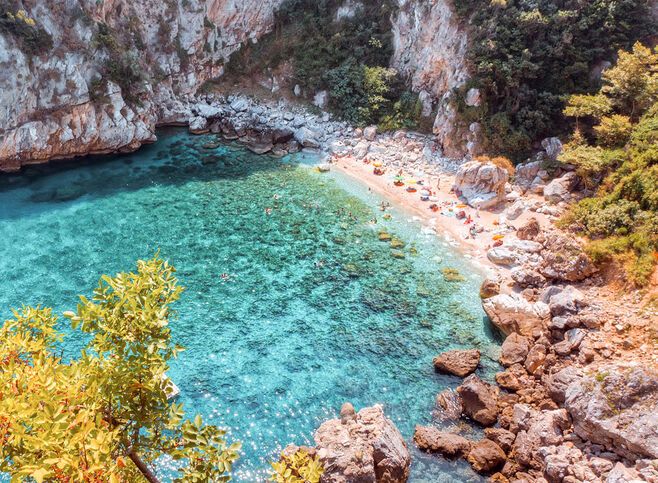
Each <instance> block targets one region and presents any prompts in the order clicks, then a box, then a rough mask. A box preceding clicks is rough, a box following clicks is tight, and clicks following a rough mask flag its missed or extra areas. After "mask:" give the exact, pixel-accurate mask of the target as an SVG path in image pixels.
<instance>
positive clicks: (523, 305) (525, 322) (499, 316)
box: [482, 294, 551, 336]
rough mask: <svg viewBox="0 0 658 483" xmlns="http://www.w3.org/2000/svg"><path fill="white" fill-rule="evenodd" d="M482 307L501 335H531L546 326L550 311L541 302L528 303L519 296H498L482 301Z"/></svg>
mask: <svg viewBox="0 0 658 483" xmlns="http://www.w3.org/2000/svg"><path fill="white" fill-rule="evenodd" d="M482 307H483V308H484V311H485V312H486V313H487V315H488V316H489V318H490V319H491V322H492V323H493V324H494V325H495V326H496V327H498V328H499V329H500V330H501V331H502V332H503V333H505V334H511V333H512V332H516V333H519V334H521V335H525V336H531V335H533V332H535V331H537V330H543V329H544V328H546V326H547V325H548V320H549V319H550V315H551V314H550V310H549V308H548V305H546V304H545V303H543V302H534V303H530V302H528V301H527V300H526V299H525V298H523V297H522V296H521V295H519V294H499V295H494V296H493V297H489V298H488V299H484V300H483V301H482Z"/></svg>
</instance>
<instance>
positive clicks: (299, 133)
mask: <svg viewBox="0 0 658 483" xmlns="http://www.w3.org/2000/svg"><path fill="white" fill-rule="evenodd" d="M294 137H295V141H297V142H298V143H299V144H301V145H302V146H304V147H305V148H319V147H320V141H319V140H318V138H319V137H320V135H319V134H318V133H316V132H315V131H311V130H310V129H309V128H307V127H302V128H299V129H297V130H296V131H295V134H294Z"/></svg>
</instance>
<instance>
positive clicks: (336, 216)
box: [0, 129, 498, 483]
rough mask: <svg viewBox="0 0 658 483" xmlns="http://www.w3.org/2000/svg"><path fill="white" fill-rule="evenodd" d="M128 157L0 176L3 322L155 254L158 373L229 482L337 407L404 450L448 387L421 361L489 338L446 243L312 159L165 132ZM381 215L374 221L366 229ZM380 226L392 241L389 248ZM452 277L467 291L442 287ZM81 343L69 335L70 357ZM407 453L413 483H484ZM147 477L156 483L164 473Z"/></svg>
mask: <svg viewBox="0 0 658 483" xmlns="http://www.w3.org/2000/svg"><path fill="white" fill-rule="evenodd" d="M159 138H160V141H159V142H158V143H156V144H154V145H151V146H148V147H145V148H143V149H141V150H140V151H138V152H137V153H134V154H131V155H122V156H113V157H102V158H91V159H88V160H84V161H80V160H79V161H77V162H76V163H75V165H59V166H56V167H52V166H51V167H38V168H37V167H34V168H28V169H27V170H26V171H24V172H23V173H21V174H20V175H17V176H4V177H0V254H1V255H0V316H1V317H2V318H3V319H4V318H8V317H9V316H10V314H11V312H10V308H12V307H19V306H20V305H21V304H32V305H36V304H41V305H46V306H52V307H54V308H55V309H56V310H57V311H59V312H62V311H64V310H67V309H71V308H74V307H75V304H76V301H77V295H78V294H86V295H89V294H90V293H91V290H92V289H93V287H94V286H95V284H96V282H97V280H98V278H99V276H100V275H101V274H102V273H116V272H118V271H128V270H132V269H133V268H134V266H135V261H136V260H137V259H140V258H148V257H150V256H152V255H153V254H154V253H156V251H158V250H159V251H160V255H161V256H162V257H164V258H166V259H168V260H170V261H171V262H172V263H173V264H174V265H175V266H176V267H177V269H178V275H179V279H180V281H181V283H182V284H183V285H184V286H185V287H186V291H185V292H184V294H183V297H182V299H181V301H180V302H179V303H178V304H177V309H178V317H177V319H176V320H174V321H173V322H172V330H173V335H174V338H175V340H176V341H177V342H179V343H181V344H183V345H184V346H185V347H186V351H185V352H183V353H182V354H181V355H180V357H179V359H178V360H176V361H175V362H174V364H173V366H172V368H171V370H170V372H169V375H170V377H171V378H172V379H173V380H174V381H175V383H176V384H177V385H178V386H179V387H180V389H181V397H180V400H181V402H183V403H185V407H186V410H187V411H188V413H189V414H193V413H197V412H198V413H201V414H202V415H203V416H204V417H205V418H206V419H207V420H209V421H211V422H213V423H215V424H219V425H223V426H225V427H227V428H228V430H229V438H230V439H231V440H241V441H243V443H244V450H243V455H242V458H241V460H240V462H239V464H238V465H237V467H236V468H235V473H234V477H235V480H236V481H239V482H254V481H263V480H264V479H265V478H266V475H267V470H268V468H269V465H268V462H269V461H270V460H272V459H275V458H276V457H277V453H278V452H279V451H280V450H281V449H282V448H283V447H284V446H285V445H287V444H288V443H297V444H304V443H311V441H312V435H313V431H314V429H315V428H317V427H318V426H319V424H320V423H321V422H322V421H324V420H326V419H328V418H332V417H336V416H337V414H338V411H339V410H340V406H341V405H342V403H343V402H345V401H351V402H352V403H353V404H354V406H355V407H356V408H357V409H360V408H362V407H365V406H368V405H372V404H375V403H381V404H383V405H384V408H385V411H386V413H387V414H388V415H389V416H390V417H391V418H392V419H393V421H394V422H395V423H396V425H397V426H398V427H399V428H400V430H401V431H402V433H403V434H404V436H405V437H406V438H407V439H408V441H411V436H412V434H413V427H414V425H415V424H429V423H431V422H432V412H433V409H434V398H435V395H436V394H437V393H438V392H440V391H441V390H442V389H444V388H446V387H456V386H457V385H458V384H459V382H460V381H459V379H457V378H453V377H449V376H442V375H438V374H436V373H435V372H434V370H433V367H432V358H433V357H434V356H436V355H437V354H438V353H439V352H441V351H444V350H447V349H452V348H471V347H476V348H479V349H480V350H481V351H482V352H483V363H482V366H481V368H480V369H479V374H480V375H481V376H483V377H485V378H489V377H491V374H492V373H493V371H494V370H495V369H496V363H495V357H496V351H497V347H498V341H497V340H495V339H494V336H493V335H492V333H491V332H490V329H489V326H488V324H487V322H486V319H485V315H484V313H483V311H482V309H481V306H480V300H479V297H478V287H479V283H480V281H481V278H482V274H481V273H480V272H479V271H478V269H477V268H476V267H475V266H473V265H472V264H471V263H470V262H469V261H468V260H466V259H464V258H463V257H462V256H461V255H459V254H458V253H457V252H456V251H454V249H453V248H451V247H450V246H449V245H448V244H447V243H445V242H443V240H442V238H439V237H437V236H435V235H431V234H426V233H425V232H424V231H423V230H422V229H421V228H422V227H421V225H420V224H419V223H418V222H417V221H414V220H412V219H410V218H411V217H410V215H408V214H406V213H405V212H403V211H401V210H400V209H399V208H397V207H393V208H392V209H391V210H389V212H390V213H391V214H392V216H393V219H392V220H390V221H386V220H383V219H382V216H381V215H382V213H381V212H380V211H379V209H378V204H379V203H380V202H381V201H382V200H381V199H380V198H378V197H377V196H375V195H373V194H371V193H369V192H368V190H367V189H366V188H364V187H362V186H361V185H359V184H358V183H355V182H354V181H352V180H350V179H347V178H345V177H344V176H341V175H340V174H338V173H329V174H320V173H318V172H316V171H315V170H313V169H312V167H311V166H312V165H313V163H315V162H317V156H316V155H313V154H298V155H294V156H289V157H287V158H283V159H274V158H272V157H269V156H256V155H253V154H251V153H249V152H248V151H246V150H244V149H243V148H242V147H240V146H238V145H226V144H223V145H220V146H219V147H217V148H215V149H206V148H204V147H203V145H204V144H206V143H208V142H209V141H211V140H214V138H212V137H211V136H196V137H192V136H189V135H188V134H187V133H186V132H185V131H183V130H176V129H171V130H162V131H161V132H159ZM374 218H377V223H376V224H373V223H372V220H373V219H374ZM381 230H386V231H387V232H389V233H391V234H393V235H394V236H396V237H399V238H400V239H401V240H403V241H404V242H405V247H404V248H402V249H401V250H400V252H402V254H403V256H404V258H399V257H400V256H401V255H400V253H396V255H397V257H396V256H393V254H394V251H393V250H392V249H391V247H390V246H389V244H388V243H386V242H381V241H379V237H378V233H379V231H381ZM446 267H449V268H457V269H458V270H459V271H460V272H461V274H463V275H464V277H465V280H464V281H463V282H448V281H446V280H444V277H443V274H442V272H441V270H442V269H443V268H446ZM81 344H82V341H80V340H75V339H71V338H69V339H67V341H66V351H67V353H68V354H69V355H75V354H76V352H77V350H78V349H79V348H80V346H81ZM410 447H411V448H412V452H413V457H414V463H413V467H412V477H411V481H412V482H416V483H418V482H427V483H429V482H432V483H434V482H443V481H445V482H449V481H480V478H479V477H478V476H476V475H475V474H473V473H472V472H471V471H470V470H469V468H468V465H467V464H466V463H464V462H447V461H445V460H443V459H442V458H439V457H434V456H429V455H423V454H421V453H420V452H418V451H417V450H415V449H413V443H410ZM161 466H162V467H161V468H160V472H161V474H162V475H163V476H164V479H165V480H166V475H167V467H168V464H167V462H166V461H165V462H162V465H161Z"/></svg>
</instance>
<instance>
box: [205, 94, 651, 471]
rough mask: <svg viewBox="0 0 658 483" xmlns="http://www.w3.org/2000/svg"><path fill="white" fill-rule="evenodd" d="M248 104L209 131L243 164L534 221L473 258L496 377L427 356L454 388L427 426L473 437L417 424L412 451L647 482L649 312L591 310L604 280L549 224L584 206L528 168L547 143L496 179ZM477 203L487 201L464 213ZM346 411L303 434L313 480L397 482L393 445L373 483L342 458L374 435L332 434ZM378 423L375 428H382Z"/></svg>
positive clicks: (503, 466)
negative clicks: (262, 156)
mask: <svg viewBox="0 0 658 483" xmlns="http://www.w3.org/2000/svg"><path fill="white" fill-rule="evenodd" d="M249 102H250V101H246V102H245V101H244V100H243V99H242V98H235V99H229V102H228V105H229V106H230V109H231V110H232V111H233V113H231V111H229V119H230V123H226V124H221V123H220V124H219V132H221V133H222V134H223V135H224V136H225V137H226V138H227V139H236V137H235V136H236V135H237V139H240V140H242V141H243V142H245V143H246V144H247V146H248V147H249V148H250V149H252V150H253V151H255V152H259V151H263V152H271V153H272V154H275V155H282V154H285V152H293V151H294V150H296V149H299V148H313V149H319V150H322V151H324V152H325V153H326V154H327V156H328V157H329V159H330V160H333V161H336V160H340V159H343V158H346V157H348V158H350V159H353V160H356V161H357V162H362V161H364V160H366V159H367V160H368V162H379V163H380V164H381V165H382V166H383V168H384V169H389V170H398V169H405V170H407V171H410V172H414V171H422V172H423V173H424V174H426V175H429V176H446V175H451V176H454V177H455V179H456V185H457V182H459V185H458V186H460V187H461V188H462V189H461V190H460V191H461V194H462V196H463V198H462V199H464V200H465V201H467V202H468V203H470V204H471V205H472V206H477V207H478V208H483V209H485V208H488V207H495V206H500V205H505V206H506V208H505V209H503V211H502V212H501V215H502V216H503V217H504V220H508V221H509V220H514V219H516V218H517V217H518V214H519V212H520V211H523V212H526V211H529V212H533V213H534V214H535V215H536V216H537V217H539V218H540V219H541V222H540V221H538V220H537V219H536V218H533V217H531V218H530V219H529V220H528V221H527V222H525V223H524V224H523V226H520V227H518V228H516V227H514V226H512V225H511V223H510V224H509V225H508V226H506V228H507V230H508V233H507V234H506V235H505V241H504V243H501V244H500V246H494V247H491V248H489V249H488V250H487V252H486V256H487V258H488V260H489V261H490V262H491V263H492V264H493V265H495V266H497V267H498V268H497V269H496V270H495V272H494V274H493V275H492V276H491V277H489V278H488V279H487V280H485V282H484V283H483V286H482V290H481V295H482V299H483V308H484V310H485V312H486V313H487V315H488V316H489V318H490V319H491V321H492V323H493V324H494V325H495V326H496V327H497V328H498V329H499V330H500V331H501V332H502V333H503V334H505V335H506V339H505V342H504V343H503V346H502V352H501V357H500V363H501V365H502V367H503V370H502V371H501V372H499V373H497V374H496V377H495V380H496V384H495V385H492V384H489V383H487V382H485V381H482V380H481V379H480V378H479V377H478V376H477V375H475V374H472V372H473V371H474V370H475V369H476V367H477V365H478V362H479V353H476V352H477V351H464V352H453V353H448V354H441V355H439V356H438V357H437V358H436V359H435V367H436V368H437V370H440V371H442V372H449V373H452V374H454V375H455V376H457V377H465V376H468V377H467V378H466V379H465V380H464V381H463V383H462V384H461V385H460V386H459V387H458V389H457V391H451V390H448V391H444V392H443V393H441V394H439V395H438V396H437V409H438V411H439V413H440V418H442V419H444V420H456V419H459V418H464V419H466V420H468V421H471V422H474V423H475V424H477V425H479V426H483V427H485V430H484V438H483V439H482V440H479V441H469V440H468V439H466V438H465V437H463V436H461V435H459V434H457V433H452V432H443V431H440V430H439V429H438V428H435V427H420V426H419V427H417V429H416V434H415V436H414V441H415V443H416V444H417V446H418V447H419V448H421V449H423V450H425V451H429V452H433V453H440V454H442V455H443V456H444V457H448V458H455V457H464V458H465V459H466V460H467V461H468V462H469V463H470V464H471V466H472V467H473V469H474V470H476V471H478V472H480V473H484V474H487V475H490V476H491V478H492V479H493V480H494V481H513V482H522V481H523V482H525V481H527V482H550V483H552V482H577V481H588V482H610V483H612V482H626V481H628V482H630V481H648V482H656V481H658V371H656V363H657V362H658V357H657V356H656V354H657V351H656V345H655V342H654V341H655V336H656V328H657V326H656V322H657V321H658V317H656V316H657V315H658V314H656V313H655V311H654V312H652V311H651V310H650V309H649V310H648V311H643V309H642V308H641V307H640V306H639V305H637V306H635V307H633V308H630V309H628V310H624V307H625V304H628V303H632V301H631V300H632V295H626V296H622V297H621V298H620V299H619V300H617V301H616V303H615V302H611V301H610V300H609V299H603V298H602V292H604V291H605V290H606V289H605V284H604V280H603V278H602V276H601V274H600V273H599V272H598V270H597V268H596V267H595V266H594V264H593V263H592V262H591V260H590V259H589V258H588V257H587V255H586V254H585V253H584V252H583V250H582V247H581V245H580V243H579V242H578V241H577V240H575V239H574V238H573V237H571V236H567V235H565V234H563V233H561V232H560V231H559V230H557V229H556V228H554V227H553V226H552V225H551V223H550V222H551V221H552V220H555V219H557V218H559V216H560V214H561V213H562V211H563V210H564V208H566V206H568V203H569V202H571V201H572V200H574V199H578V198H579V197H582V196H584V195H585V193H584V192H583V190H582V187H581V186H580V182H579V180H578V179H577V177H576V176H575V174H574V173H573V171H572V170H570V169H569V167H565V168H562V170H561V171H557V172H555V173H553V175H552V176H549V175H548V173H547V172H545V171H544V170H543V169H542V167H543V166H544V163H545V161H546V160H555V159H556V157H557V155H558V154H559V150H560V149H561V145H560V144H559V141H558V140H557V139H554V138H552V139H547V140H546V141H545V142H544V144H543V146H544V151H542V152H540V153H538V155H537V157H536V158H535V159H534V160H531V161H529V162H527V163H525V164H522V165H520V166H519V167H518V169H517V173H516V176H514V177H513V178H511V179H510V177H509V176H508V175H507V174H504V173H502V172H501V168H499V167H496V166H493V165H487V164H486V163H485V164H484V165H483V164H482V163H479V162H472V163H468V162H467V163H464V162H463V161H460V160H452V159H449V158H445V157H443V156H442V152H441V149H440V147H439V146H438V145H437V144H436V143H435V142H434V141H433V140H432V138H431V137H429V136H423V135H419V134H415V133H406V132H397V133H392V134H384V135H378V134H377V132H376V129H375V128H368V129H365V130H360V129H352V128H351V127H349V126H347V125H346V124H344V123H335V122H332V121H330V120H329V119H328V117H327V115H326V114H325V115H324V117H322V116H314V115H309V114H286V112H285V108H284V112H281V110H282V106H274V107H269V108H264V109H259V108H258V107H257V108H256V109H255V111H254V110H253V109H254V108H253V104H249ZM200 126H202V127H201V132H206V130H209V131H210V132H217V126H218V124H213V121H208V123H206V125H205V126H204V123H203V121H199V122H198V123H195V125H194V127H193V129H194V130H196V129H198V128H199V127H200ZM254 127H255V130H254ZM286 130H287V131H286ZM234 131H235V132H234ZM281 131H286V132H288V135H287V136H288V137H289V138H290V141H295V142H296V145H295V144H294V143H293V144H292V146H291V145H290V144H288V145H284V146H280V145H279V143H275V142H272V141H271V139H272V138H271V136H274V139H275V138H276V135H275V134H274V135H273V134H271V133H276V132H281ZM478 163H479V164H478ZM483 166H484V167H487V166H488V167H487V170H488V171H487V170H483V169H482V167H483ZM469 190H470V191H469ZM542 195H543V201H542ZM482 200H484V201H487V202H489V201H491V200H493V202H492V203H490V204H488V205H487V204H486V203H485V204H484V205H482V204H480V205H478V203H479V202H480V201H482ZM617 344H619V346H620V347H618V346H617ZM620 349H622V350H620ZM635 351H640V352H641V353H642V355H643V356H637V355H636V354H635V353H634V352H635ZM469 374H470V375H469ZM350 407H351V406H349V405H348V406H346V407H345V408H343V411H341V421H339V420H335V421H332V422H328V423H325V425H332V426H335V428H334V430H333V431H332V432H329V434H333V435H334V436H335V438H334V436H327V434H326V431H323V430H322V428H320V430H318V433H316V442H318V446H317V447H316V448H315V449H314V451H317V452H318V455H319V456H320V459H321V460H322V461H323V462H324V464H325V465H326V467H327V468H328V471H327V472H326V473H325V475H324V476H323V478H322V481H323V482H343V481H345V482H347V481H377V482H379V481H406V475H407V474H408V466H407V465H408V463H406V461H407V458H406V457H405V456H404V455H405V451H406V450H405V449H403V448H405V443H404V440H403V439H402V437H401V436H400V435H399V433H397V436H396V438H397V443H396V444H395V445H392V446H393V447H395V448H397V449H396V450H395V451H394V454H393V455H388V453H386V452H385V453H383V455H384V456H382V454H380V457H381V458H388V457H390V458H392V460H394V461H396V464H397V465H399V468H398V469H397V470H396V471H395V472H394V474H396V475H397V476H394V477H393V476H390V474H389V476H386V477H383V476H380V475H379V472H378V471H377V470H376V467H377V464H376V463H372V461H373V460H372V459H371V458H364V459H363V461H361V460H359V458H356V457H355V456H354V454H352V453H350V452H351V451H352V450H355V448H356V447H359V446H361V445H364V444H365V445H366V447H369V448H370V451H374V450H372V446H368V444H370V443H367V444H366V443H364V442H363V441H361V440H360V439H359V438H362V437H363V435H364V434H371V432H374V433H377V434H379V431H380V429H376V430H375V429H373V428H370V429H367V430H366V429H362V430H358V431H356V433H355V434H359V435H360V436H354V435H352V436H350V434H352V433H351V432H350V431H347V433H346V434H343V433H345V431H346V430H345V429H342V430H341V429H340V428H341V427H340V426H339V425H343V426H344V425H348V426H349V425H351V424H353V420H352V419H350V418H347V419H346V418H345V417H344V415H343V414H342V413H343V412H345V411H347V412H348V413H349V412H350V411H353V408H352V409H350ZM371 409H372V408H371ZM371 409H364V410H362V411H365V412H366V413H367V412H368V411H370V410H371ZM372 410H373V411H374V409H372ZM377 411H380V412H381V408H379V409H377ZM359 414H361V413H359ZM381 417H382V418H383V419H381V420H380V424H379V426H378V427H379V428H381V427H387V426H388V425H389V424H391V425H392V423H390V421H388V420H387V419H386V418H385V417H384V416H383V414H382V415H381ZM325 425H323V427H324V426H325ZM456 427H457V426H456ZM336 428H338V429H336ZM348 433H349V434H348ZM339 434H340V435H339ZM332 438H334V439H332ZM366 439H367V438H366ZM394 439H395V438H394ZM338 443H340V444H338ZM332 444H337V445H338V446H337V447H339V448H341V451H343V452H341V455H342V456H341V458H342V459H340V461H338V462H337V461H336V459H335V455H334V456H333V457H330V456H328V455H327V454H328V453H327V451H326V447H327V446H331V445H332ZM375 446H377V445H376V444H375ZM323 448H325V449H324V450H323ZM334 449H335V448H334ZM389 450H390V448H389V449H387V450H386V451H389ZM355 451H356V450H355ZM359 453H360V454H361V453H362V451H361V450H359ZM350 454H351V456H349V455H350ZM346 455H347V456H346ZM387 455H388V456H387ZM363 465H365V466H363ZM405 467H406V468H407V470H406V471H405V470H404V468H405ZM391 474H393V473H391ZM356 475H360V476H358V477H357V476H356ZM363 475H369V476H363ZM364 478H365V479H364Z"/></svg>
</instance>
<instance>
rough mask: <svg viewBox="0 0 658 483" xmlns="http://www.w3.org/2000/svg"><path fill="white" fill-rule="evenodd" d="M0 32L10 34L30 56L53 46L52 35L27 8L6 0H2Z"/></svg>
mask: <svg viewBox="0 0 658 483" xmlns="http://www.w3.org/2000/svg"><path fill="white" fill-rule="evenodd" d="M12 3H13V2H12ZM0 33H8V34H10V35H11V36H12V37H13V38H14V39H16V41H17V42H18V45H19V46H20V48H21V50H22V51H23V52H25V53H26V54H28V55H30V56H32V55H42V54H45V53H47V52H48V51H49V50H50V49H52V47H53V39H52V36H51V35H50V34H49V33H48V32H46V31H45V30H44V29H43V27H41V26H40V25H38V24H37V22H36V21H35V20H34V19H33V18H31V17H30V16H29V15H28V14H27V13H26V12H25V10H20V9H18V10H16V9H14V8H12V5H11V3H10V2H8V1H6V0H2V1H0Z"/></svg>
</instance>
